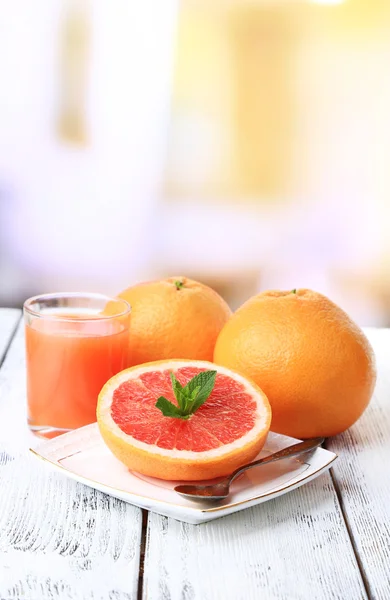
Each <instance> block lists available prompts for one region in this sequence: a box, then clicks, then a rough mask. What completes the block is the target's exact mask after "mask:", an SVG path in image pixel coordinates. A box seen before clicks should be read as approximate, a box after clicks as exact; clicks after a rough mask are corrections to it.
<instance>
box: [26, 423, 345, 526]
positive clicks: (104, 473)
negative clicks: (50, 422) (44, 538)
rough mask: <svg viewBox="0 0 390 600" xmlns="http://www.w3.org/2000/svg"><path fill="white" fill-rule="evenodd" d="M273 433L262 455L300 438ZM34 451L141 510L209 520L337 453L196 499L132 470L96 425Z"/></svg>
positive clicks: (294, 462) (274, 491) (302, 479)
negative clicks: (223, 494)
mask: <svg viewBox="0 0 390 600" xmlns="http://www.w3.org/2000/svg"><path fill="white" fill-rule="evenodd" d="M297 441H299V440H296V439H294V438H290V437H287V436H285V435H279V434H277V433H272V432H271V433H270V434H269V435H268V439H267V442H266V445H265V447H264V448H263V450H262V452H261V453H260V455H259V456H265V455H267V454H271V453H273V452H276V451H277V450H281V449H282V448H285V447H286V446H290V445H291V444H293V443H295V442H297ZM30 451H31V452H32V454H33V455H34V456H36V457H38V458H40V459H42V460H44V461H45V462H46V464H50V465H51V466H52V467H53V468H56V469H57V470H59V471H60V472H61V473H62V474H63V475H66V476H67V477H70V478H72V479H75V480H76V481H79V482H81V483H84V484H85V485H88V486H90V487H93V488H95V489H97V490H100V491H101V492H105V493H106V494H110V495H111V496H116V497H117V498H120V499H121V500H125V501H126V502H130V504H134V505H136V506H139V507H141V508H146V509H147V510H151V511H153V512H157V513H159V514H161V515H165V516H168V517H173V518H174V519H178V520H179V521H185V522H187V523H193V524H197V523H204V522H206V521H211V520H212V519H217V518H218V517H223V516H225V515H229V514H230V513H233V512H236V511H238V510H242V509H244V508H249V507H250V506H254V505H255V504H260V503H261V502H265V501H266V500H271V499H272V498H276V497H277V496H281V495H282V494H286V493H287V492H290V491H291V490H294V489H295V488H297V487H300V486H301V485H303V484H304V483H307V482H308V481H311V480H312V479H314V478H315V477H317V476H318V475H320V473H322V472H323V471H325V470H326V469H329V467H330V465H331V464H332V462H333V461H334V460H335V459H336V458H337V455H336V454H334V453H333V452H329V451H328V450H324V449H323V448H317V449H316V450H315V451H314V452H312V453H311V454H310V455H302V457H297V458H291V459H284V460H281V461H278V462H275V463H272V464H269V465H265V466H263V467H259V468H254V469H251V470H250V471H247V472H246V473H244V475H242V476H241V477H240V478H239V479H238V480H236V481H235V482H233V484H232V486H231V494H230V495H229V496H228V498H226V500H220V501H218V502H211V501H208V502H202V503H199V502H195V501H192V500H187V499H185V498H183V497H182V496H180V495H179V494H177V493H176V492H175V491H174V490H173V488H174V487H175V485H178V483H179V482H177V481H162V480H159V479H152V478H151V477H145V476H143V475H140V474H138V473H133V472H130V471H129V470H128V469H127V468H126V467H125V466H124V465H123V464H122V463H121V462H120V461H119V460H117V459H116V458H115V457H114V456H113V454H111V452H110V451H109V450H108V448H107V447H106V445H105V444H104V442H103V440H102V438H101V436H100V434H99V430H98V426H97V424H96V423H94V424H92V425H87V426H86V427H82V428H80V429H76V430H75V431H72V432H70V433H65V434H64V435H61V436H59V437H57V438H54V439H52V440H48V441H45V442H43V443H42V444H41V445H39V446H38V447H37V448H34V449H33V448H30Z"/></svg>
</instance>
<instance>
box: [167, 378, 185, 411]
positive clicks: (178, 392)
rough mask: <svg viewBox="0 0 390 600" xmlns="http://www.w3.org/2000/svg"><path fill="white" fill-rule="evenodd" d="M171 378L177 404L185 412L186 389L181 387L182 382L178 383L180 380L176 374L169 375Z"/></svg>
mask: <svg viewBox="0 0 390 600" xmlns="http://www.w3.org/2000/svg"><path fill="white" fill-rule="evenodd" d="M169 377H170V378H171V382H172V389H173V393H174V394H175V398H176V400H177V403H178V405H179V407H180V408H181V409H182V410H185V407H186V400H185V399H186V396H185V393H184V388H183V386H182V385H181V383H180V381H178V379H176V377H175V374H174V373H173V372H172V371H171V372H170V373H169Z"/></svg>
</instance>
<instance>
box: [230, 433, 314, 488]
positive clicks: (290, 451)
mask: <svg viewBox="0 0 390 600" xmlns="http://www.w3.org/2000/svg"><path fill="white" fill-rule="evenodd" d="M324 440H325V438H312V439H310V440H305V441H304V442H299V444H293V445H292V446H288V447H287V448H283V450H279V451H278V452H275V453H274V454H271V455H270V456H265V457H264V458H260V459H259V460H255V461H254V462H251V463H249V464H247V465H244V466H243V467H239V468H238V469H236V470H235V471H233V473H232V474H231V475H230V477H229V484H230V483H231V482H232V481H233V479H235V478H236V477H238V475H241V473H243V472H244V471H247V470H248V469H252V468H253V467H258V466H259V465H265V464H267V463H271V462H274V461H275V460H281V459H282V458H290V457H292V456H298V454H303V453H304V452H309V450H314V448H317V447H318V446H321V444H323V443H324Z"/></svg>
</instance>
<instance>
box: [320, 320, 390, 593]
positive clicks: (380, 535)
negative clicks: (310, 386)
mask: <svg viewBox="0 0 390 600" xmlns="http://www.w3.org/2000/svg"><path fill="white" fill-rule="evenodd" d="M366 333H367V335H368V337H369V339H370V341H371V343H372V345H373V348H374V351H375V354H376V358H377V368H378V381H377V386H376V389H375V393H374V397H373V399H372V401H371V403H370V405H369V407H368V409H367V410H366V412H365V413H364V415H363V416H362V417H361V419H359V421H358V422H357V423H356V424H355V425H354V426H353V427H351V429H349V430H348V431H346V432H345V433H343V434H342V435H339V436H337V437H335V438H333V439H331V440H329V441H328V448H329V449H330V450H333V451H334V452H337V453H338V454H340V459H339V461H338V462H337V463H336V465H335V468H334V479H335V484H336V487H337V489H338V492H339V496H340V499H341V504H342V508H343V511H344V515H345V518H346V521H347V523H348V526H349V529H350V532H351V535H352V539H353V542H354V545H355V548H356V551H357V553H358V556H359V561H360V564H361V567H362V570H363V573H364V576H365V579H366V582H367V587H368V589H369V592H370V594H371V596H372V598H375V599H376V600H389V598H390V467H389V459H390V330H385V329H376V330H375V329H371V330H366Z"/></svg>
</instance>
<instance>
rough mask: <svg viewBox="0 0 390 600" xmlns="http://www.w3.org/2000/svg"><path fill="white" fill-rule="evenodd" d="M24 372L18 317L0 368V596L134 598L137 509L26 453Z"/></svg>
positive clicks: (29, 598) (139, 527)
mask: <svg viewBox="0 0 390 600" xmlns="http://www.w3.org/2000/svg"><path fill="white" fill-rule="evenodd" d="M24 372H25V363H24V338H23V326H22V324H21V325H20V326H19V328H18V331H17V333H16V336H15V338H14V341H13V343H12V345H11V347H10V349H9V351H8V353H7V356H6V358H5V361H4V364H3V366H2V368H1V370H0V457H2V459H0V490H1V493H0V598H2V599H3V598H4V599H5V598H7V599H8V598H17V599H19V598H23V600H38V599H39V600H46V599H49V598H50V599H51V600H53V599H56V600H63V599H67V600H69V599H71V600H79V599H80V600H84V599H87V598H88V600H97V599H102V600H103V599H104V600H106V599H108V598H112V599H115V600H133V599H135V598H136V597H137V589H138V577H139V561H140V545H141V532H142V514H141V510H140V509H138V508H136V507H133V506H131V505H129V504H126V503H124V502H121V501H120V500H116V499H114V498H111V497H109V496H106V495H104V494H102V493H100V492H97V491H95V490H92V489H90V488H88V487H85V486H83V485H80V484H77V483H75V482H73V481H70V480H68V479H67V478H65V477H64V476H62V475H60V474H57V473H54V472H53V473H52V472H51V471H50V469H48V468H47V467H46V466H44V465H41V464H40V463H38V461H36V460H34V459H33V458H30V457H29V456H28V455H27V451H26V448H27V445H28V443H29V441H30V438H29V433H28V430H27V426H26V407H25V375H24ZM34 439H35V438H34Z"/></svg>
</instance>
